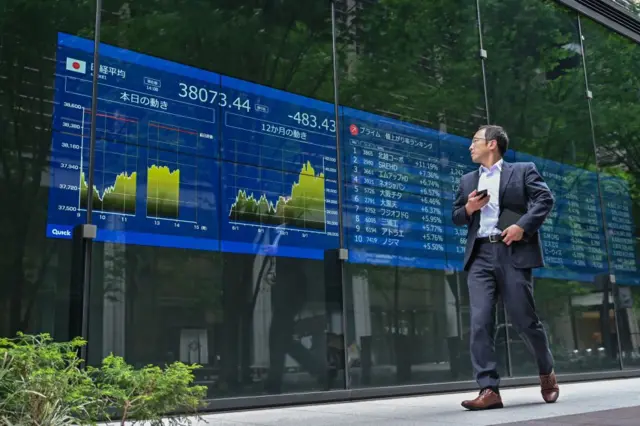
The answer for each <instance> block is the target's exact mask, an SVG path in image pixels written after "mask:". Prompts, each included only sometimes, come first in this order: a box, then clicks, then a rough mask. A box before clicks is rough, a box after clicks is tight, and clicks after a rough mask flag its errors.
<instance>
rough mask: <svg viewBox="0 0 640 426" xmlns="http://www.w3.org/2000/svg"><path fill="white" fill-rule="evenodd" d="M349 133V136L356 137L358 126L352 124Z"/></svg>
mask: <svg viewBox="0 0 640 426" xmlns="http://www.w3.org/2000/svg"><path fill="white" fill-rule="evenodd" d="M349 131H350V132H351V135H353V136H356V135H357V134H358V133H359V130H358V126H356V125H355V124H352V125H351V126H349Z"/></svg>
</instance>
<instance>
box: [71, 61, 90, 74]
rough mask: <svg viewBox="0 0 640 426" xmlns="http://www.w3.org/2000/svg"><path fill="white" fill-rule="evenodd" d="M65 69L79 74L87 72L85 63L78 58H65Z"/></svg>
mask: <svg viewBox="0 0 640 426" xmlns="http://www.w3.org/2000/svg"><path fill="white" fill-rule="evenodd" d="M67 70H69V71H74V72H77V73H80V74H86V73H87V63H86V62H85V61H81V60H79V59H74V58H67Z"/></svg>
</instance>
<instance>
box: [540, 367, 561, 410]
mask: <svg viewBox="0 0 640 426" xmlns="http://www.w3.org/2000/svg"><path fill="white" fill-rule="evenodd" d="M540 388H541V389H542V399H544V401H545V402H547V403H552V402H556V401H557V400H558V397H559V396H560V387H559V386H558V380H557V379H556V373H554V372H553V371H552V372H551V374H549V375H546V376H544V375H542V376H540Z"/></svg>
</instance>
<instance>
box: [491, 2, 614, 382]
mask: <svg viewBox="0 0 640 426" xmlns="http://www.w3.org/2000/svg"><path fill="white" fill-rule="evenodd" d="M481 5H482V6H481V11H482V20H483V22H482V28H483V34H484V43H485V48H486V49H487V51H488V56H489V60H488V66H487V88H488V93H489V109H490V112H491V118H492V122H495V123H497V124H500V125H502V126H504V127H505V128H506V129H507V131H508V132H509V134H510V136H511V141H512V144H511V147H512V148H513V149H514V150H515V160H516V161H517V162H533V163H534V164H535V166H536V168H537V170H538V172H539V173H540V174H541V176H542V177H543V179H544V180H545V181H546V183H547V184H548V186H549V188H550V189H551V191H552V193H553V194H554V196H555V204H554V208H553V210H552V211H551V213H550V214H549V216H548V217H547V219H546V221H545V222H544V224H543V226H542V229H541V231H540V235H541V240H542V241H541V242H542V248H543V252H544V259H545V262H546V267H544V268H540V269H535V270H534V274H533V286H534V288H535V290H534V295H535V296H534V297H535V305H536V306H537V314H538V317H539V319H540V321H541V323H542V326H543V327H544V329H545V331H546V334H547V339H548V341H549V342H550V348H551V351H552V353H553V357H554V359H555V369H556V371H557V372H559V373H568V372H580V371H586V370H599V369H603V368H615V367H616V365H617V364H616V361H615V355H614V354H613V353H611V352H607V351H606V350H604V349H603V348H602V345H601V343H600V341H599V340H598V337H597V336H599V335H600V333H601V332H602V330H606V329H608V328H607V326H606V325H605V323H604V322H602V321H601V320H600V312H599V311H598V308H597V307H596V306H595V305H597V303H598V302H597V299H598V297H599V296H598V293H597V291H596V288H595V285H596V284H597V283H598V282H599V279H600V278H601V277H602V276H603V275H606V274H607V273H608V267H607V262H606V255H605V251H604V234H603V232H602V226H601V222H602V221H601V219H600V217H599V216H598V212H599V211H600V206H599V200H598V196H597V178H596V175H595V173H594V170H595V155H594V150H593V144H592V137H591V127H590V121H589V120H590V119H589V109H588V103H587V101H586V100H585V96H584V94H585V80H584V70H583V64H582V57H581V47H580V36H579V30H578V25H577V16H576V15H575V14H574V13H573V12H569V11H567V10H565V9H563V8H562V7H561V6H559V5H558V4H557V3H556V2H553V1H540V0H524V1H519V0H518V1H515V0H513V1H501V2H497V1H490V0H485V1H482V2H481ZM594 300H595V302H594ZM521 319H522V322H521V323H520V324H519V325H518V323H517V322H516V321H519V319H518V317H516V316H515V315H511V316H510V321H509V324H510V325H509V328H510V330H512V332H511V333H510V351H511V359H512V363H513V374H514V375H518V376H520V375H529V374H531V375H536V374H538V373H539V372H540V369H544V368H545V366H544V365H541V366H540V368H539V366H538V365H537V362H536V357H534V356H533V354H532V353H531V352H537V353H540V354H544V353H545V350H544V347H545V345H544V343H542V344H536V343H535V337H536V336H535V335H534V334H533V333H531V336H532V338H531V339H529V338H527V336H526V335H524V334H523V335H519V334H518V331H521V330H523V329H525V327H526V326H527V325H528V324H529V323H530V321H535V318H529V317H528V318H525V317H521ZM542 342H544V340H542ZM536 347H537V348H538V350H537V351H536V350H535V349H534V348H536Z"/></svg>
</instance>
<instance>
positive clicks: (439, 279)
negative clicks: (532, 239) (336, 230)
mask: <svg viewBox="0 0 640 426" xmlns="http://www.w3.org/2000/svg"><path fill="white" fill-rule="evenodd" d="M340 4H341V9H340V11H339V12H340V13H339V16H338V29H339V60H340V66H339V68H340V88H341V90H340V103H341V105H342V111H341V113H342V122H341V135H342V136H341V137H342V146H343V147H344V149H343V152H342V153H341V154H342V156H343V157H342V158H343V161H344V173H345V175H344V181H345V207H344V208H345V216H344V217H345V219H344V220H345V240H346V246H347V247H348V249H349V265H348V268H347V274H346V275H347V286H346V292H347V294H348V296H347V297H348V298H349V299H350V303H349V304H348V307H349V308H348V309H349V311H350V316H349V321H348V322H349V335H348V338H347V342H346V344H347V347H348V351H349V352H348V353H349V362H350V365H351V366H352V368H351V369H350V370H349V371H350V372H351V376H350V380H351V384H352V385H353V386H356V387H358V386H371V385H373V386H380V385H390V384H403V383H428V382H441V381H450V380H456V379H461V380H462V379H468V378H469V377H471V370H470V364H469V363H470V361H469V349H468V347H469V343H468V341H469V334H468V328H469V327H468V323H469V320H468V316H467V314H466V312H468V302H466V299H463V298H462V295H466V293H467V290H466V288H465V286H466V283H465V281H464V277H463V276H461V275H459V274H458V272H457V271H459V270H461V269H462V255H461V254H460V251H459V250H460V249H461V248H462V249H463V247H464V238H465V234H466V231H465V229H464V228H454V226H453V223H452V222H451V203H452V198H453V193H454V192H455V187H456V185H457V183H458V180H459V178H460V176H461V175H462V174H464V173H466V172H467V171H470V170H474V168H475V167H474V166H473V164H472V163H471V159H470V157H469V151H468V148H469V145H470V138H471V136H472V135H473V133H474V132H475V130H476V129H477V128H478V126H479V125H480V124H484V123H485V122H486V119H487V118H486V114H485V111H484V96H483V86H482V68H481V63H480V59H479V58H478V48H479V44H478V27H477V25H476V24H475V22H476V15H477V12H476V8H475V5H474V4H472V3H471V2H466V1H449V2H375V1H360V2H355V1H346V2H341V3H340ZM461 240H462V241H461ZM464 297H466V296H464Z"/></svg>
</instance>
